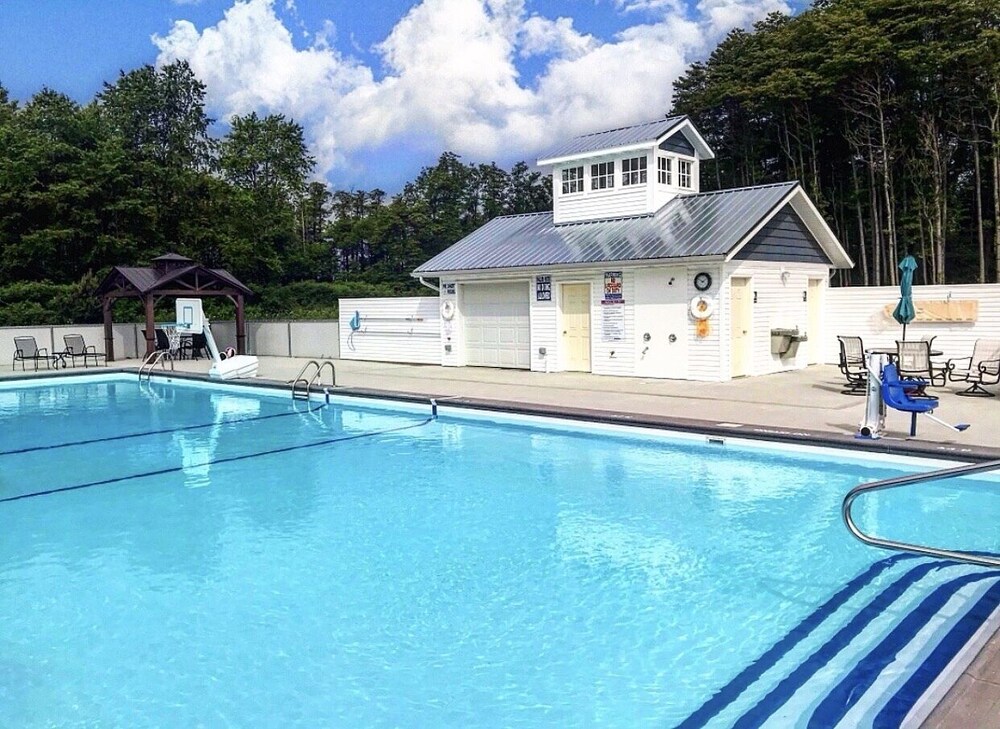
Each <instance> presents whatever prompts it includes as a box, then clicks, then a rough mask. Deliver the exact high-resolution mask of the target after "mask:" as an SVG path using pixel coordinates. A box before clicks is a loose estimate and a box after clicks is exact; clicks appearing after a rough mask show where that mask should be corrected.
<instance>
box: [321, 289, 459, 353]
mask: <svg viewBox="0 0 1000 729" xmlns="http://www.w3.org/2000/svg"><path fill="white" fill-rule="evenodd" d="M355 312H358V313H359V314H360V315H361V327H360V328H359V329H358V330H357V331H352V330H351V325H350V321H351V318H352V317H353V316H354V313H355ZM339 323H340V334H339V336H340V356H341V357H342V358H343V359H367V360H375V361H378V362H413V363H417V364H441V313H440V307H439V301H438V298H437V297H430V296H411V297H400V298H391V299H341V300H340V321H339Z"/></svg>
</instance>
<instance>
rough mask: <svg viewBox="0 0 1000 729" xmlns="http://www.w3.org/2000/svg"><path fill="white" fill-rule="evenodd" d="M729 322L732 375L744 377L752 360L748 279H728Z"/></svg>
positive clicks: (750, 305)
mask: <svg viewBox="0 0 1000 729" xmlns="http://www.w3.org/2000/svg"><path fill="white" fill-rule="evenodd" d="M729 291H730V298H729V302H730V305H729V323H730V326H731V327H732V339H731V344H730V349H729V360H730V363H731V365H732V369H731V373H730V374H731V375H732V376H733V377H745V376H747V375H749V374H750V366H751V363H752V362H753V350H752V349H751V344H752V343H753V340H752V339H751V336H752V333H751V331H750V330H751V328H752V325H753V304H752V303H751V301H750V279H749V278H737V277H735V276H734V277H733V278H731V279H729Z"/></svg>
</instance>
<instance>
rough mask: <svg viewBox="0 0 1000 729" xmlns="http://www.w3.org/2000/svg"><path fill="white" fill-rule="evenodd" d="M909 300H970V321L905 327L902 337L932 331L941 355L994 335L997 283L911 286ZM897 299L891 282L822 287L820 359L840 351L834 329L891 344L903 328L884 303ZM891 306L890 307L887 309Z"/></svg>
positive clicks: (998, 316)
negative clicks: (974, 305) (973, 315)
mask: <svg viewBox="0 0 1000 729" xmlns="http://www.w3.org/2000/svg"><path fill="white" fill-rule="evenodd" d="M913 299H914V301H917V302H919V301H921V300H924V301H934V300H941V301H943V300H947V299H952V300H976V301H978V302H979V315H978V319H977V320H976V321H975V322H940V323H930V322H913V323H912V324H910V325H908V326H907V327H906V338H907V339H920V338H921V337H924V336H937V339H935V340H934V348H935V349H939V350H941V351H942V352H944V358H950V357H967V356H969V355H971V354H972V348H973V345H975V342H976V340H977V339H979V338H989V339H997V338H1000V284H969V285H962V286H914V287H913ZM898 301H899V287H897V286H850V287H843V288H841V287H837V288H830V289H828V290H827V291H826V301H825V307H824V308H825V325H824V331H825V334H824V339H823V343H824V352H825V354H824V359H825V361H826V362H829V363H836V362H837V359H838V357H839V354H840V350H839V348H838V345H837V335H851V336H860V337H861V338H862V339H863V340H864V343H865V346H866V347H869V346H870V347H879V346H886V347H891V346H895V343H896V340H897V339H901V338H902V334H903V328H902V326H900V324H899V323H897V322H896V320H895V319H893V318H892V317H891V316H888V315H886V314H885V311H884V308H885V306H886V305H889V306H895V305H896V302H898ZM890 311H891V309H890Z"/></svg>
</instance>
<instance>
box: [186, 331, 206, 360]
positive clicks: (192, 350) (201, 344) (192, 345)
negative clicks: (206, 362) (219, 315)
mask: <svg viewBox="0 0 1000 729" xmlns="http://www.w3.org/2000/svg"><path fill="white" fill-rule="evenodd" d="M202 355H204V356H205V357H207V356H208V342H207V341H206V340H205V335H204V334H192V335H191V336H190V337H185V338H184V339H182V340H181V359H185V358H187V357H190V358H191V359H200V358H201V356H202Z"/></svg>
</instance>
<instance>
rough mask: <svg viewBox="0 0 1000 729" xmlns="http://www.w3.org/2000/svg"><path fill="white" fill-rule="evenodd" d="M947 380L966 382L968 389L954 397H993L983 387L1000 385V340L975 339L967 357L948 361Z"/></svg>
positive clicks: (992, 394)
mask: <svg viewBox="0 0 1000 729" xmlns="http://www.w3.org/2000/svg"><path fill="white" fill-rule="evenodd" d="M948 379H949V380H951V381H952V382H968V383H969V385H970V386H969V387H968V388H967V389H965V390H962V391H961V392H957V393H955V394H956V395H965V396H966V397H994V393H992V392H989V391H988V390H986V389H985V388H983V385H996V384H998V383H1000V340H997V339H977V340H976V344H975V346H974V347H973V348H972V355H971V356H969V357H955V358H954V359H949V360H948Z"/></svg>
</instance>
